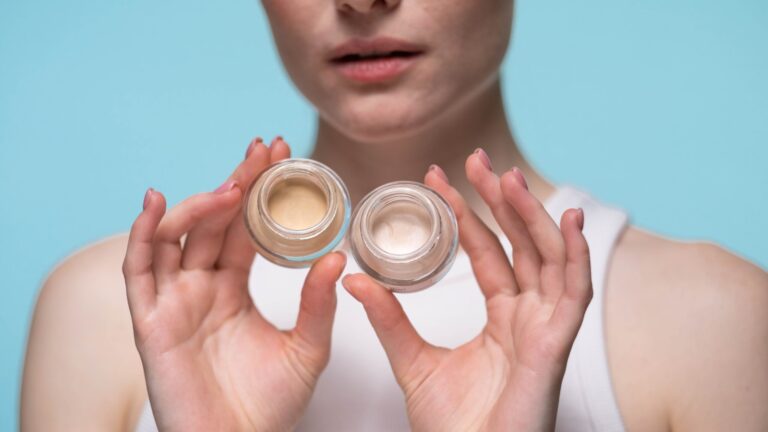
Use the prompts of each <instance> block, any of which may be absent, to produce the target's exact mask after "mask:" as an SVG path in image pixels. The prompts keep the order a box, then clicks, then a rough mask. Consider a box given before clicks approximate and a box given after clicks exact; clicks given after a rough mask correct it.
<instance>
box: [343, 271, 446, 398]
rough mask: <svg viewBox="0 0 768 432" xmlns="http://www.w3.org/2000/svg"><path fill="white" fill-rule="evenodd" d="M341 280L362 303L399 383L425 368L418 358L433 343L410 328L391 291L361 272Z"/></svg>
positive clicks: (409, 323)
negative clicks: (428, 342) (427, 341)
mask: <svg viewBox="0 0 768 432" xmlns="http://www.w3.org/2000/svg"><path fill="white" fill-rule="evenodd" d="M341 283H342V284H343V285H344V288H345V289H346V290H347V291H348V292H349V293H350V294H352V296H353V297H354V298H355V299H357V301H359V302H360V303H362V304H363V307H364V308H365V312H366V314H367V315H368V320H369V321H370V322H371V325H372V326H373V329H374V331H375V332H376V335H377V336H378V338H379V341H380V342H381V345H382V346H383V347H384V351H385V352H386V353H387V357H388V358H389V363H390V365H391V366H392V371H393V372H394V374H395V377H396V378H397V380H398V382H400V384H401V386H403V387H405V383H408V382H410V381H411V380H412V379H414V374H417V373H418V371H420V370H424V369H429V367H425V366H423V363H422V364H420V362H423V361H429V360H430V358H431V356H428V355H427V356H425V355H422V353H424V352H427V351H429V350H431V349H432V348H433V347H432V346H431V345H429V344H427V343H426V342H425V341H424V339H422V338H421V336H419V334H418V333H417V332H416V329H415V328H413V325H412V324H411V321H410V320H409V319H408V317H407V316H406V315H405V312H404V311H403V308H402V306H401V305H400V302H399V301H397V299H396V298H395V295H394V294H393V293H392V291H390V290H388V289H386V288H384V287H383V286H381V285H379V284H378V283H376V282H375V281H374V280H373V279H371V278H370V277H369V276H368V275H365V274H354V275H347V276H345V277H344V278H343V279H342V281H341Z"/></svg>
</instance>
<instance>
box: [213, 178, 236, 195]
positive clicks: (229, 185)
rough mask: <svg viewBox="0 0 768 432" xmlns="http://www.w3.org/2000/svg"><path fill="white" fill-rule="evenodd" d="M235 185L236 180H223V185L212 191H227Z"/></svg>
mask: <svg viewBox="0 0 768 432" xmlns="http://www.w3.org/2000/svg"><path fill="white" fill-rule="evenodd" d="M236 185H237V182H236V181H234V180H230V181H228V182H225V183H224V184H223V185H221V186H219V187H218V188H216V190H215V191H213V192H214V193H224V192H228V191H231V190H232V188H234V187H235V186H236Z"/></svg>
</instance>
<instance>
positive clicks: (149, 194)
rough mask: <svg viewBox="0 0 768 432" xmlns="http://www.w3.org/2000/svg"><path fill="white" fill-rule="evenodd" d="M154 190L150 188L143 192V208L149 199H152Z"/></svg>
mask: <svg viewBox="0 0 768 432" xmlns="http://www.w3.org/2000/svg"><path fill="white" fill-rule="evenodd" d="M154 192H155V190H154V189H152V188H149V189H147V192H146V193H145V194H144V206H143V207H142V209H144V210H146V209H147V206H148V205H149V200H151V199H152V194H153V193H154Z"/></svg>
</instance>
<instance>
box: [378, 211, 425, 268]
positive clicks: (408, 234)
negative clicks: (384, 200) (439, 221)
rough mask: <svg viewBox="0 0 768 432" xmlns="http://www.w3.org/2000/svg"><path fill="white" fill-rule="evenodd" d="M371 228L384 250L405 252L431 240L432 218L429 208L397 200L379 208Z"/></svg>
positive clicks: (397, 253) (400, 253)
mask: <svg viewBox="0 0 768 432" xmlns="http://www.w3.org/2000/svg"><path fill="white" fill-rule="evenodd" d="M371 231H372V234H373V235H372V238H373V241H374V243H376V245H377V246H378V247H379V248H381V249H382V250H383V251H384V252H387V253H390V254H394V255H404V254H408V253H411V252H414V251H416V250H418V249H419V248H420V247H421V246H423V245H424V244H425V243H426V242H427V240H429V236H430V233H431V220H430V217H429V213H428V212H427V210H426V209H424V207H422V206H420V205H418V204H416V203H413V202H408V201H400V202H394V203H392V204H389V205H387V206H386V207H384V208H382V209H381V210H380V211H378V212H377V214H376V216H375V219H374V220H373V224H372V228H371Z"/></svg>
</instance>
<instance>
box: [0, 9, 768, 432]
mask: <svg viewBox="0 0 768 432" xmlns="http://www.w3.org/2000/svg"><path fill="white" fill-rule="evenodd" d="M327 1H330V0H327ZM405 1H410V0H405ZM412 1H418V0H412ZM504 82H505V90H504V91H505V95H506V97H507V101H508V106H509V112H510V117H511V119H512V121H513V124H514V128H515V131H516V134H517V137H518V139H519V141H520V143H521V144H522V147H523V149H524V151H525V152H526V153H527V155H528V156H529V157H530V158H531V160H532V162H533V163H534V164H535V165H536V166H537V167H539V168H540V169H541V170H542V171H543V172H544V173H545V174H546V175H548V176H550V177H551V178H552V179H553V180H555V181H560V182H569V183H573V184H576V185H579V186H581V187H583V188H585V189H587V190H589V191H591V192H592V193H594V194H595V195H597V196H598V197H599V198H601V199H603V200H605V201H607V202H612V203H615V204H617V205H619V206H622V207H624V208H626V209H628V210H629V211H630V212H631V214H632V216H633V218H634V222H635V223H636V224H638V225H640V226H642V227H644V228H648V229H651V230H654V231H658V232H660V233H662V234H665V235H670V236H675V237H678V238H685V239H708V240H713V241H716V242H719V243H721V244H723V245H725V246H726V247H728V248H730V249H731V250H733V251H735V252H737V253H739V254H741V255H744V256H746V257H748V258H750V259H752V260H754V261H756V262H758V263H759V264H761V265H762V266H763V267H765V266H766V265H768V248H767V247H766V246H765V245H764V243H765V241H766V240H768V238H767V237H768V236H767V235H766V230H765V221H766V219H768V200H767V199H766V198H768V194H766V192H765V188H766V186H768V170H766V162H768V149H767V147H768V146H767V145H766V144H767V143H768V142H767V141H768V2H765V1H764V0H736V1H723V0H720V1H717V2H715V1H710V0H673V1H670V0H646V1H629V0H587V1H581V2H573V1H567V0H550V1H541V0H520V1H519V2H518V8H517V17H516V28H515V32H514V37H513V43H512V47H511V51H510V55H509V56H508V57H507V60H506V64H505V77H504ZM278 133H280V134H283V135H284V136H286V138H287V140H288V142H290V143H292V144H293V145H294V146H295V148H297V149H298V153H299V154H304V155H306V154H307V152H308V150H309V145H310V143H311V142H312V139H313V134H314V122H313V112H312V109H311V107H310V106H308V105H307V104H306V103H305V101H304V100H303V99H302V98H301V96H300V95H299V94H298V93H297V92H296V91H295V90H294V89H293V88H292V86H291V84H290V82H289V81H288V79H287V78H286V77H285V76H284V74H283V72H282V69H281V65H280V63H279V61H278V58H277V56H276V53H275V50H274V48H273V46H272V42H271V36H270V34H269V28H268V26H267V23H266V21H265V17H264V15H263V12H262V10H261V7H260V4H259V2H257V1H254V0H232V1H230V2H224V3H219V2H211V1H200V0H184V1H180V0H166V1H162V2H157V1H149V0H134V1H111V2H104V1H95V0H80V1H77V2H56V1H52V0H23V1H22V0H0V200H1V201H0V207H1V208H2V211H0V245H1V246H0V281H2V282H0V283H1V284H2V296H3V299H2V301H1V302H0V338H1V339H0V341H1V342H0V350H1V351H0V352H2V355H0V430H10V429H13V428H15V427H16V424H17V423H16V421H17V411H18V389H19V386H20V376H21V366H22V361H23V351H24V342H25V338H26V332H27V326H28V322H29V318H30V314H31V311H32V308H33V305H34V301H35V296H36V291H37V289H38V287H39V285H40V283H41V282H42V281H43V280H44V278H45V276H46V274H47V272H48V271H50V269H51V267H52V266H53V265H54V264H55V263H56V262H58V261H59V260H61V259H62V258H64V257H65V256H67V255H68V254H69V253H71V252H72V251H73V250H75V249H76V248H79V247H81V246H83V245H85V244H87V243H89V242H91V241H94V240H97V239H99V238H101V237H104V236H107V235H110V234H113V233H115V232H119V231H124V230H126V229H127V228H128V227H129V225H130V222H131V221H132V219H133V218H134V217H135V216H136V214H137V212H138V210H139V209H140V206H141V200H142V196H143V193H144V190H145V189H146V187H148V186H150V185H151V186H154V187H155V188H157V189H160V190H162V191H164V192H165V193H166V194H167V196H168V197H169V199H170V201H171V203H175V202H178V201H179V200H180V199H182V198H183V197H185V196H187V195H190V194H193V193H196V192H199V191H202V190H208V189H211V188H213V187H215V186H217V185H218V184H219V183H220V182H221V181H222V180H223V178H224V177H225V176H226V175H227V174H228V173H229V171H230V169H231V167H233V166H234V165H235V164H236V163H237V162H238V161H239V160H240V158H241V157H242V154H243V152H244V151H245V147H246V145H247V143H248V141H249V140H250V138H252V137H253V136H255V135H261V136H265V137H272V136H273V135H275V134H278ZM480 144H481V143H480Z"/></svg>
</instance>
